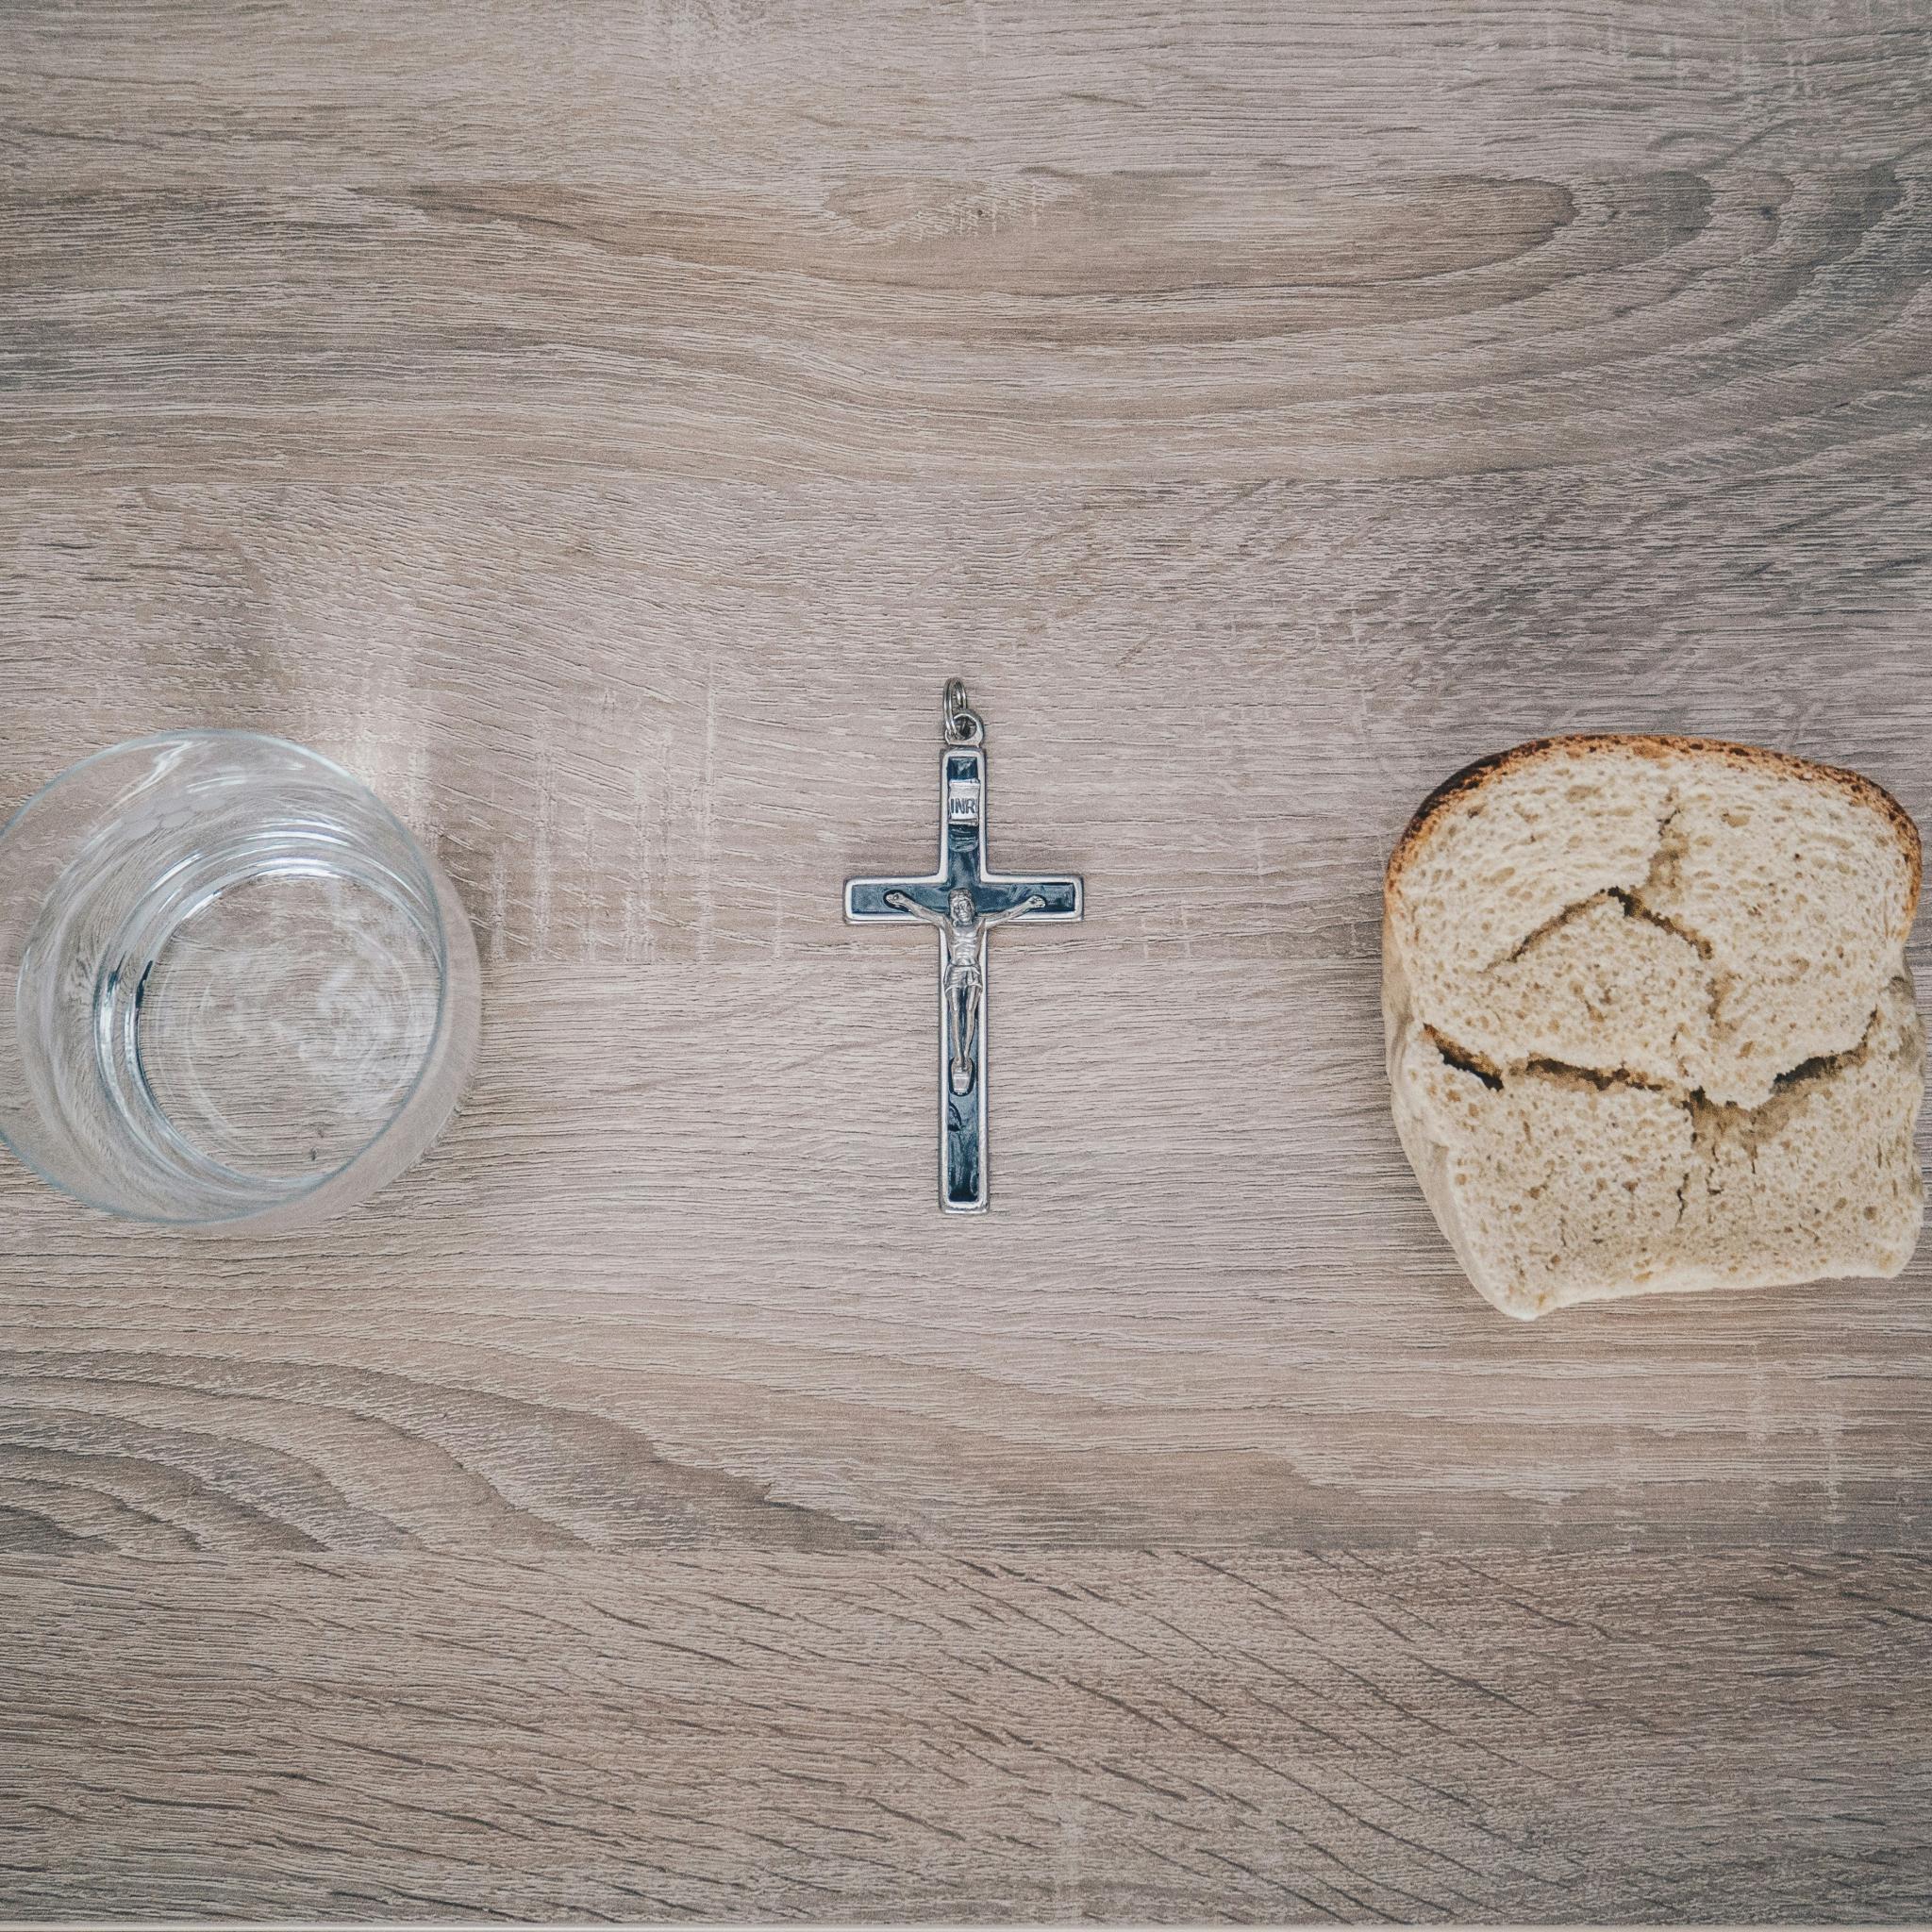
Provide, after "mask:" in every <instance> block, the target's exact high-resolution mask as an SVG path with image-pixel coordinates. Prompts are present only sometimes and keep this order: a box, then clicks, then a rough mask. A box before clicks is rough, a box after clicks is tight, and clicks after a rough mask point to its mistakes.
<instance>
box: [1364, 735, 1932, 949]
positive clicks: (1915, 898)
mask: <svg viewBox="0 0 1932 1932" xmlns="http://www.w3.org/2000/svg"><path fill="white" fill-rule="evenodd" d="M1610 750H1616V751H1627V752H1634V753H1636V754H1637V756H1638V757H1640V758H1668V757H1671V756H1673V755H1674V754H1676V753H1679V752H1695V753H1698V754H1700V755H1702V756H1704V757H1707V758H1727V759H1729V760H1730V761H1731V762H1732V763H1733V764H1738V765H1745V766H1751V767H1755V768H1756V769H1757V770H1758V771H1771V772H1776V773H1779V774H1782V775H1784V776H1786V777H1790V778H1808V779H1810V780H1811V781H1812V782H1813V783H1814V784H1826V785H1836V786H1838V787H1839V788H1840V790H1841V791H1845V792H1847V793H1849V794H1850V795H1851V796H1852V797H1853V798H1855V799H1857V801H1858V802H1859V804H1861V805H1866V806H1870V807H1871V808H1873V809H1874V810H1875V811H1877V812H1878V813H1880V814H1881V815H1882V816H1883V817H1885V818H1887V819H1889V820H1890V823H1891V828H1892V831H1893V834H1894V835H1895V836H1896V838H1897V840H1898V842H1899V846H1900V848H1901V849H1902V850H1903V851H1904V853H1905V855H1906V862H1907V867H1908V868H1909V870H1910V873H1911V881H1912V882H1911V891H1910V895H1909V897H1908V899H1907V905H1906V924H1907V925H1908V926H1909V925H1910V924H1911V922H1912V919H1913V917H1914V916H1915V915H1916V913H1917V912H1918V909H1919V884H1920V876H1921V874H1922V871H1923V869H1924V848H1923V847H1922V845H1921V844H1920V841H1919V828H1918V826H1917V825H1916V824H1913V823H1912V815H1911V813H1910V812H1908V811H1907V809H1906V808H1905V807H1904V806H1902V805H1901V804H1900V803H1899V802H1898V800H1897V799H1895V798H1894V797H1893V796H1892V795H1891V793H1890V792H1889V791H1886V789H1885V788H1884V787H1883V786H1882V785H1875V784H1874V783H1873V781H1872V780H1871V779H1870V778H1867V777H1865V776H1864V775H1863V774H1861V773H1858V772H1847V771H1843V770H1841V769H1840V767H1839V766H1837V765H1821V764H1819V763H1817V762H1816V761H1815V760H1814V759H1811V758H1799V757H1798V756H1797V755H1796V754H1795V753H1793V752H1788V751H1772V750H1770V749H1769V748H1768V747H1766V746H1764V745H1761V744H1733V743H1731V742H1730V741H1728V740H1726V739H1722V738H1679V737H1674V736H1670V735H1667V734H1658V733H1649V732H1642V731H1579V732H1575V733H1574V734H1572V735H1570V736H1568V737H1563V738H1532V739H1531V740H1529V741H1528V742H1527V743H1525V744H1519V745H1514V746H1512V747H1511V748H1510V749H1509V750H1508V751H1498V752H1491V754H1490V756H1489V757H1488V758H1477V759H1476V761H1475V762H1474V764H1472V765H1464V766H1463V768H1462V769H1461V771H1459V772H1456V773H1453V774H1451V775H1450V776H1449V777H1447V778H1445V779H1443V781H1442V782H1441V784H1440V785H1438V786H1437V787H1436V789H1435V790H1434V791H1432V792H1430V793H1429V795H1428V796H1427V797H1426V798H1425V799H1424V800H1423V802H1422V804H1421V805H1420V806H1418V807H1417V808H1416V812H1415V816H1414V817H1413V818H1412V819H1410V820H1409V822H1408V824H1407V827H1406V828H1405V829H1404V831H1403V834H1402V837H1401V838H1399V839H1398V840H1397V841H1395V850H1394V851H1393V852H1391V854H1390V855H1389V870H1388V872H1387V874H1385V876H1384V880H1383V896H1384V898H1385V899H1386V898H1387V897H1388V896H1389V894H1390V893H1391V892H1393V891H1394V890H1395V886H1396V883H1397V881H1398V880H1399V879H1400V878H1401V876H1402V874H1403V872H1404V870H1405V869H1406V868H1407V864H1408V862H1409V860H1410V859H1411V858H1414V856H1415V854H1416V851H1417V849H1418V848H1419V847H1420V845H1421V843H1422V841H1423V840H1424V838H1425V837H1426V836H1427V834H1428V832H1429V830H1430V827H1431V826H1432V825H1433V824H1434V823H1435V821H1436V820H1437V819H1438V818H1440V817H1441V814H1442V813H1443V811H1444V810H1445V809H1446V808H1448V807H1449V806H1451V805H1453V804H1454V803H1455V802H1456V801H1457V799H1459V798H1465V797H1467V796H1468V795H1469V794H1470V793H1472V792H1475V791H1481V790H1482V789H1483V787H1484V786H1485V785H1487V784H1489V782H1490V781H1491V779H1492V778H1498V777H1501V776H1502V775H1503V774H1504V773H1506V772H1512V771H1515V770H1516V769H1517V768H1518V767H1520V766H1523V765H1527V764H1535V763H1539V762H1541V760H1542V759H1544V758H1589V757H1591V755H1592V754H1593V753H1596V752H1599V751H1610Z"/></svg>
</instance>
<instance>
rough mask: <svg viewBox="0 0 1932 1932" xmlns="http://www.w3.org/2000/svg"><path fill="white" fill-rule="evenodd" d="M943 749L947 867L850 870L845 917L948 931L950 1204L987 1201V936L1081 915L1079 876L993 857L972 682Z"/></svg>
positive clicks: (947, 723)
mask: <svg viewBox="0 0 1932 1932" xmlns="http://www.w3.org/2000/svg"><path fill="white" fill-rule="evenodd" d="M941 738H942V741H943V743H944V746H945V749H944V750H943V751H942V752H941V755H940V862H939V870H938V871H936V872H930V873H927V874H926V875H925V876H924V878H916V879H897V878H883V879H847V880H846V881H845V917H846V919H847V921H848V922H849V923H850V924H854V925H870V924H873V923H874V921H876V920H892V921H898V922H900V923H901V924H905V923H908V922H913V921H916V922H917V923H918V924H921V925H929V926H931V927H932V929H933V930H934V931H935V932H936V933H938V934H939V936H940V1206H941V1208H944V1209H945V1211H946V1212H947V1213H948V1214H977V1213H979V1212H980V1211H981V1210H982V1209H983V1208H985V1207H986V1198H987V1196H986V936H987V934H988V933H989V932H990V931H991V929H992V928H993V927H994V926H996V925H1005V924H1008V922H1010V921H1013V920H1036V919H1039V920H1046V919H1053V920H1068V919H1078V918H1079V917H1080V912H1081V904H1082V899H1083V897H1084V890H1083V888H1082V885H1081V882H1080V881H1079V880H1078V879H1069V878H1060V879H1034V878H1024V877H1009V876H1008V875H1007V874H1004V873H996V872H990V871H989V870H988V869H987V863H986V751H985V742H986V730H985V727H984V726H983V725H982V724H980V721H979V720H978V718H977V717H975V716H974V713H973V712H972V711H971V710H970V709H969V708H968V707H967V704H966V687H965V686H964V685H963V684H961V683H960V682H959V680H958V678H957V677H956V678H954V679H953V681H952V682H951V683H950V684H948V685H947V686H946V695H945V713H944V724H943V726H942V730H941Z"/></svg>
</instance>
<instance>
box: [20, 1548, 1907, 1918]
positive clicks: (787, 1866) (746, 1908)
mask: <svg viewBox="0 0 1932 1932" xmlns="http://www.w3.org/2000/svg"><path fill="white" fill-rule="evenodd" d="M4 1574H6V1575H7V1577H8V1584H9V1591H10V1594H11V1595H12V1597H13V1600H14V1602H15V1605H16V1606H17V1614H16V1616H15V1617H14V1618H12V1619H9V1621H8V1624H7V1625H6V1626H5V1629H4V1632H0V1657H4V1658H5V1661H6V1664H7V1666H8V1669H7V1672H6V1674H5V1675H4V1677H0V1682H5V1683H6V1684H7V1685H8V1687H9V1688H8V1693H7V1703H6V1706H5V1707H0V1737H4V1738H5V1739H6V1741H7V1744H8V1752H7V1754H6V1757H5V1758H4V1760H0V1797H4V1798H5V1800H6V1802H7V1804H8V1834H7V1839H6V1840H5V1854H4V1856H5V1857H6V1860H7V1863H8V1867H9V1890H10V1893H11V1899H12V1903H13V1905H14V1907H15V1909H17V1910H20V1911H22V1912H25V1913H41V1914H58V1913H62V1912H65V1911H67V1910H69V1909H71V1907H72V1904H73V1901H74V1899H75V1896H76V1895H79V1896H84V1897H85V1898H87V1899H88V1901H89V1902H90V1905H91V1907H92V1908H93V1909H94V1910H96V1911H99V1912H102V1913H115V1912H122V1913H139V1914H142V1915H154V1914H157V1913H178V1914H192V1915H196V1916H203V1917H206V1916H215V1915H221V1916H227V1915H230V1914H244V1915H261V1914H263V1913H279V1914H282V1915H285V1916H300V1917H302V1918H316V1917H323V1918H327V1917H351V1918H358V1919H360V1918H366V1917H368V1916H369V1915H370V1914H371V1913H372V1912H378V1911H379V1912H380V1913H382V1914H383V1915H386V1916H394V1917H398V1918H439V1917H440V1918H443V1919H448V1918H452V1917H462V1918H466V1919H468V1918H475V1917H476V1916H478V1915H482V1914H488V1915H491V1916H496V1915H502V1916H506V1917H508V1916H514V1917H521V1918H565V1917H568V1918H570V1919H574V1920H584V1919H602V1918H611V1919H620V1920H638V1919H644V1920H657V1919H665V1918H679V1917H688V1916H691V1915H693V1914H697V1913H704V1914H706V1915H708V1916H710V1917H724V1918H728V1919H731V1920H735V1921H743V1920H747V1919H761V1918H765V1917H775V1916H784V1917H800V1918H808V1919H829V1920H836V1921H843V1922H849V1921H852V1920H855V1919H858V1920H863V1919H869V1918H873V1917H875V1916H878V1915H879V1914H881V1913H890V1914H891V1916H894V1917H899V1918H906V1919H915V1920H917V1919H926V1918H939V1919H944V1920H958V1919H962V1918H963V1919H968V1920H972V1919H1023V1920H1024V1919H1041V1918H1050V1919H1101V1920H1114V1921H1122V1920H1124V1921H1129V1922H1135V1923H1144V1922H1148V1921H1155V1922H1161V1921H1181V1922H1189V1921H1199V1920H1200V1919H1201V1918H1203V1917H1204V1916H1208V1915H1209V1914H1210V1913H1211V1914H1212V1915H1213V1916H1216V1917H1233V1918H1251V1919H1259V1920H1262V1921H1266V1922H1278V1921H1282V1920H1307V1919H1309V1918H1315V1917H1323V1918H1326V1917H1336V1918H1346V1919H1353V1920H1359V1921H1367V1922H1374V1921H1381V1920H1396V1921H1402V1922H1414V1921H1418V1920H1423V1921H1431V1920H1443V1919H1450V1920H1461V1921H1467V1920H1470V1919H1476V1920H1479V1921H1494V1920H1502V1921H1505V1922H1512V1921H1513V1922H1516V1923H1537V1922H1548V1921H1552V1920H1557V1921H1560V1920H1571V1919H1583V1920H1588V1921H1596V1922H1599V1923H1605V1922H1609V1923H1614V1922H1622V1921H1628V1920H1632V1919H1635V1920H1654V1919H1690V1920H1696V1919H1721V1920H1727V1921H1733V1922H1735V1921H1745V1922H1748V1921H1751V1920H1753V1919H1757V1918H1763V1917H1770V1918H1787V1917H1794V1916H1802V1917H1804V1918H1807V1919H1813V1920H1818V1921H1827V1922H1838V1921H1845V1920H1852V1921H1858V1920H1869V1919H1871V1918H1873V1917H1886V1916H1903V1917H1906V1918H1911V1917H1914V1916H1917V1915H1918V1914H1919V1913H1920V1912H1922V1911H1923V1908H1924V1870H1925V1862H1926V1859H1927V1857H1928V1855H1932V1826H1928V1824H1927V1820H1928V1817H1932V1766H1928V1764H1927V1762H1926V1758H1925V1752H1924V1701H1925V1698H1926V1695H1927V1694H1928V1692H1932V1626H1928V1624H1927V1620H1926V1619H1925V1617H1924V1615H1923V1613H1922V1610H1921V1609H1920V1607H1919V1606H1922V1605H1923V1604H1924V1591H1925V1567H1924V1561H1923V1559H1920V1558H1912V1559H1905V1558H1890V1559H1867V1560H1864V1561H1857V1560H1847V1559H1825V1560H1822V1561H1808V1562H1807V1561H1801V1562H1793V1561H1790V1560H1788V1559H1783V1558H1776V1557H1713V1558H1711V1559H1709V1560H1708V1561H1707V1562H1706V1563H1704V1564H1701V1565H1699V1566H1696V1567H1695V1568H1694V1570H1693V1569H1691V1568H1687V1566H1685V1565H1684V1564H1682V1563H1679V1562H1674V1561H1672V1560H1669V1559H1659V1558H1635V1559H1613V1560H1607V1559H1603V1558H1569V1559H1554V1558H1537V1557H1522V1556H1513V1557H1512V1556H1508V1555H1502V1556H1496V1557H1491V1558H1489V1559H1487V1560H1485V1561H1483V1562H1481V1563H1477V1564H1469V1563H1458V1562H1452V1561H1449V1560H1446V1559H1435V1560H1430V1559H1417V1558H1414V1557H1394V1558H1391V1559H1388V1560H1370V1559H1365V1558H1364V1557H1360V1556H1348V1557H1341V1556H1338V1557H1328V1558H1318V1557H1271V1556H1269V1555H1267V1554H1265V1553H1248V1554H1245V1555H1239V1556H1237V1555H1229V1554H1227V1553H1223V1554H1221V1555H1219V1556H1216V1557H1203V1558H1187V1557H1155V1556H1139V1557H1135V1556H1121V1557H1091V1556H1090V1557H1058V1558H1056V1559H1055V1560H1053V1561H1052V1562H1051V1563H1050V1565H1048V1566H1047V1567H1046V1568H1045V1569H1044V1570H1041V1569H1039V1568H1036V1567H1034V1566H1032V1565H1030V1564H1026V1563H1014V1562H1012V1561H1008V1560H1003V1559H995V1558H987V1557H976V1558H972V1559H966V1558H959V1557H937V1556H924V1555H895V1556H890V1557H886V1556H877V1555H874V1556H856V1557H798V1556H793V1557H754V1556H744V1555H740V1556H732V1557H724V1556H718V1555H703V1556H693V1557H677V1558H671V1559H666V1560H665V1561H663V1562H660V1563H650V1564H643V1563H637V1562H623V1561H618V1560H615V1559H612V1558H608V1557H603V1558H599V1557H544V1558H542V1559H541V1560H535V1561H533V1560H532V1559H530V1558H528V1557H522V1558H519V1557H512V1556H509V1555H507V1554H506V1555H502V1556H495V1557H489V1558H485V1559H480V1560H478V1559H467V1560H441V1561H435V1562H410V1563H400V1564H399V1563H395V1562H390V1563H383V1562H378V1561H373V1560H369V1559H360V1560H352V1559H344V1558H341V1557H287V1558H279V1559H276V1560H274V1561H271V1562H266V1563H262V1564H258V1565H253V1566H250V1567H249V1568H248V1569H247V1570H246V1571H241V1572H237V1571H226V1572H214V1573H211V1572H210V1570H209V1567H208V1565H206V1564H205V1563H199V1562H179V1561H170V1560H158V1561H154V1562H147V1563H140V1564H137V1563H132V1562H127V1561H111V1562H101V1563H95V1564H90V1565H88V1566H85V1567H84V1568H82V1569H80V1570H78V1571H74V1570H69V1571H50V1570H48V1569H45V1568H36V1567H33V1566H23V1565H22V1564H20V1563H18V1562H15V1563H12V1564H9V1565H8V1566H7V1568H6V1571H5V1572H4ZM1633 1676H1641V1678H1642V1680H1643V1682H1644V1687H1645V1690H1644V1695H1643V1697H1642V1698H1641V1701H1639V1700H1633V1699H1632V1697H1631V1695H1630V1683H1631V1679H1632V1677H1633ZM130 1679H135V1680H138V1681H139V1683H140V1686H141V1691H140V1700H139V1703H138V1705H137V1706H136V1707H132V1708H130V1707H129V1706H128V1703H127V1701H126V1698H125V1690H124V1688H123V1687H124V1686H125V1684H126V1683H127V1682H128V1681H129V1680H130Z"/></svg>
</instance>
